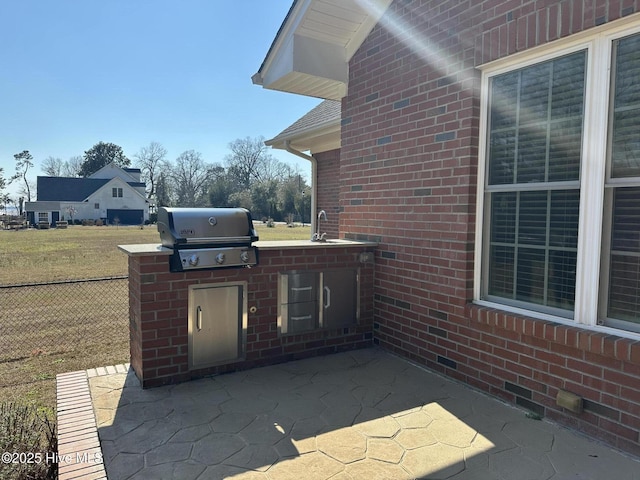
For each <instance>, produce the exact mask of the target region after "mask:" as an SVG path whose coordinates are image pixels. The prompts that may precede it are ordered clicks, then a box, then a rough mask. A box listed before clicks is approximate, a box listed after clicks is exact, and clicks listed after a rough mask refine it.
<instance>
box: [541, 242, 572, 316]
mask: <svg viewBox="0 0 640 480" xmlns="http://www.w3.org/2000/svg"><path fill="white" fill-rule="evenodd" d="M576 258H577V255H576V252H575V251H567V250H551V251H550V252H549V285H548V290H547V305H549V306H551V307H556V308H562V309H565V310H570V309H572V308H573V304H574V300H575V285H576Z"/></svg>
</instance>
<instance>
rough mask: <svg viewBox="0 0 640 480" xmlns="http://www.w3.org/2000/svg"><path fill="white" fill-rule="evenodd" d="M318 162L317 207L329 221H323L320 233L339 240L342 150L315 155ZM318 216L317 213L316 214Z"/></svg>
mask: <svg viewBox="0 0 640 480" xmlns="http://www.w3.org/2000/svg"><path fill="white" fill-rule="evenodd" d="M313 156H314V157H315V159H316V160H317V162H318V164H317V170H316V181H317V184H318V185H317V192H316V195H317V197H316V199H317V200H316V205H317V208H318V211H320V210H324V211H325V212H326V214H327V221H326V222H325V221H324V219H323V220H322V221H321V225H320V231H321V232H326V233H327V238H338V218H339V216H340V178H339V177H340V149H336V150H329V151H327V152H320V153H316V154H314V155H313ZM315 215H317V212H316V213H315Z"/></svg>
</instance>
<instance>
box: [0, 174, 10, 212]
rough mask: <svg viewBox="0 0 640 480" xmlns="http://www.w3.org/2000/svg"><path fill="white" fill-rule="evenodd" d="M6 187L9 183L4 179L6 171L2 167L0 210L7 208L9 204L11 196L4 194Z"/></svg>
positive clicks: (0, 175) (0, 176)
mask: <svg viewBox="0 0 640 480" xmlns="http://www.w3.org/2000/svg"><path fill="white" fill-rule="evenodd" d="M6 186H7V181H6V180H5V179H4V169H3V168H2V167H0V208H6V204H7V203H8V202H9V195H8V194H6V193H4V189H5V188H6ZM5 213H6V212H5Z"/></svg>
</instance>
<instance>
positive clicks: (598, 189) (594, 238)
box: [473, 14, 640, 339]
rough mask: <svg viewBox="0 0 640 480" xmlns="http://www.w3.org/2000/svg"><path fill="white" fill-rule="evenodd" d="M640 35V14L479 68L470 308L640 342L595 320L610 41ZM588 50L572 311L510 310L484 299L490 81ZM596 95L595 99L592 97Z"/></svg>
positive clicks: (629, 333) (637, 335)
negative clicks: (479, 307)
mask: <svg viewBox="0 0 640 480" xmlns="http://www.w3.org/2000/svg"><path fill="white" fill-rule="evenodd" d="M634 33H640V14H634V15H630V16H628V17H625V18H624V19H621V20H618V21H615V22H611V23H609V24H606V25H603V26H600V27H597V28H594V29H590V30H587V31H585V32H582V33H579V34H576V35H573V36H571V37H568V38H566V39H562V40H558V41H555V42H552V43H550V44H548V45H544V46H541V47H536V48H533V49H530V50H528V51H526V52H522V53H519V54H514V55H511V56H509V57H507V58H504V59H501V60H498V61H495V62H491V63H488V64H485V65H482V66H481V67H479V68H480V70H481V72H482V80H481V87H480V88H481V90H480V124H479V127H480V132H479V133H480V135H479V149H478V190H477V191H478V195H477V205H476V232H475V234H476V244H475V257H474V290H473V299H474V303H477V304H479V305H484V306H489V307H492V308H497V309H500V310H504V311H509V312H512V313H514V314H518V315H524V316H529V317H534V318H540V319H544V320H551V321H554V322H557V323H564V324H569V325H574V326H576V325H579V326H584V327H586V328H589V329H593V330H597V331H603V332H607V333H611V334H615V335H618V336H623V337H628V338H635V339H640V332H633V331H629V330H621V329H618V328H612V327H609V326H605V325H604V324H603V323H604V322H603V320H602V318H601V317H600V316H599V300H600V295H599V293H598V292H599V288H600V269H601V255H602V253H601V252H602V237H603V233H602V227H603V215H604V214H603V211H604V197H605V195H604V189H605V181H606V170H607V162H608V151H607V142H608V138H607V137H608V135H607V133H608V132H609V128H608V122H609V96H610V95H609V93H610V90H609V87H610V82H611V72H610V66H611V61H612V60H611V55H612V42H613V41H614V40H616V39H618V38H621V37H626V36H628V35H632V34H634ZM581 50H586V52H587V65H586V70H587V72H586V83H585V104H584V125H583V140H582V163H581V168H580V217H579V221H578V246H577V260H576V287H575V306H574V311H573V315H572V316H571V318H565V317H561V316H556V315H552V314H549V313H542V312H537V311H534V310H528V309H524V308H520V307H514V306H511V305H507V304H503V303H496V302H493V301H488V300H484V299H483V298H484V297H485V292H484V290H483V289H485V284H484V283H483V282H484V277H483V275H484V273H483V264H484V263H485V262H486V252H487V248H485V246H484V241H485V239H486V238H487V235H486V233H487V231H486V229H488V228H489V225H484V223H485V222H484V218H485V215H486V214H485V211H487V210H488V208H489V207H488V206H487V205H486V201H487V198H488V196H487V195H485V188H486V186H487V162H488V158H487V155H486V154H487V148H488V141H487V140H488V120H489V87H490V80H491V78H492V77H494V76H496V75H500V74H503V73H508V72H511V71H513V70H517V69H521V68H524V67H528V66H531V65H536V64H538V63H541V62H544V61H548V60H553V59H555V58H558V57H561V56H564V55H568V54H571V53H575V52H577V51H581ZM594 92H597V94H594Z"/></svg>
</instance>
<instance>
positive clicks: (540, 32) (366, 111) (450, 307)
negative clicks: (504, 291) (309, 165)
mask: <svg viewBox="0 0 640 480" xmlns="http://www.w3.org/2000/svg"><path fill="white" fill-rule="evenodd" d="M639 4H640V2H639V1H638V0H636V1H634V0H615V1H614V0H610V1H601V2H593V1H582V0H573V1H572V0H566V1H557V2H556V1H547V2H540V1H539V0H538V1H527V0H523V1H517V2H511V1H503V2H498V1H491V2H490V1H484V2H473V1H462V2H460V1H457V0H456V1H453V0H450V1H434V0H424V1H419V0H396V1H395V2H393V3H392V5H391V7H390V8H389V10H388V11H387V13H386V14H385V16H384V17H383V20H382V21H381V22H380V23H379V24H378V25H377V26H376V27H375V28H374V30H373V31H372V32H371V34H370V35H369V37H368V38H367V39H366V40H365V42H364V43H363V45H362V46H361V48H360V49H359V51H358V52H357V53H356V54H355V55H354V57H353V58H352V60H351V62H350V79H349V91H348V95H347V97H345V98H344V99H343V105H342V115H343V118H342V125H343V127H342V146H341V163H340V179H341V182H342V183H341V191H340V198H341V202H342V213H341V215H340V235H341V236H344V237H346V238H353V239H362V240H365V239H367V240H372V241H377V242H379V243H380V246H379V248H378V249H377V250H376V275H375V288H374V301H375V303H374V335H375V338H374V340H375V343H377V344H379V345H381V346H383V347H384V348H386V349H389V350H391V351H393V352H395V353H398V354H401V355H404V356H406V357H408V358H410V359H412V360H414V361H417V362H420V363H422V364H425V365H427V366H429V367H430V368H432V369H435V370H438V371H440V372H443V373H445V374H447V375H450V376H452V377H455V378H457V379H459V380H462V381H465V382H468V383H469V384H471V385H473V386H475V387H478V388H480V389H482V390H484V391H487V392H489V393H491V394H493V395H497V396H499V397H502V398H504V399H506V400H508V401H511V402H515V403H517V404H519V405H521V406H523V407H526V408H528V409H530V410H533V411H535V412H537V413H539V414H541V415H544V416H546V417H548V418H552V419H555V420H557V421H559V422H561V423H564V424H566V425H570V426H573V427H576V428H579V429H581V430H583V431H586V432H588V433H590V434H592V435H594V436H596V437H598V438H601V439H603V440H605V441H607V442H609V443H610V444H612V445H614V446H616V447H619V448H622V449H624V450H627V451H629V452H632V453H635V454H637V455H640V437H639V431H640V342H635V341H632V340H628V339H624V338H619V337H615V336H607V335H603V334H600V333H595V332H593V331H588V330H583V329H580V328H577V327H566V326H562V325H556V324H553V323H549V322H544V321H540V320H535V319H531V318H522V317H515V316H512V315H506V314H505V313H503V312H501V311H499V310H492V309H485V308H479V307H477V306H472V305H471V300H472V298H473V292H472V288H473V250H474V240H475V238H474V237H475V209H476V204H475V198H476V182H477V165H478V131H479V127H478V126H479V113H480V112H479V93H478V92H479V86H480V74H479V72H478V71H477V70H476V69H475V67H476V66H477V65H479V64H481V63H484V62H487V61H489V60H495V59H497V58H500V57H503V56H506V55H508V54H511V53H514V52H517V51H520V50H524V49H527V48H530V47H533V46H535V45H538V44H542V43H546V42H549V41H552V40H555V39H557V38H560V37H565V36H568V35H570V34H572V33H575V32H578V31H581V30H583V29H587V28H590V27H593V26H596V25H600V24H602V23H605V22H608V21H611V20H614V19H616V18H619V17H621V16H626V15H629V14H631V13H633V12H637V11H640V8H639ZM398 25H401V28H397V26H398ZM558 389H566V390H569V391H571V392H574V393H576V394H578V395H581V396H582V397H584V399H585V410H584V412H583V413H582V414H579V415H576V414H573V413H570V412H568V411H565V410H563V409H561V408H559V407H557V406H556V405H555V395H556V394H557V392H558Z"/></svg>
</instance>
